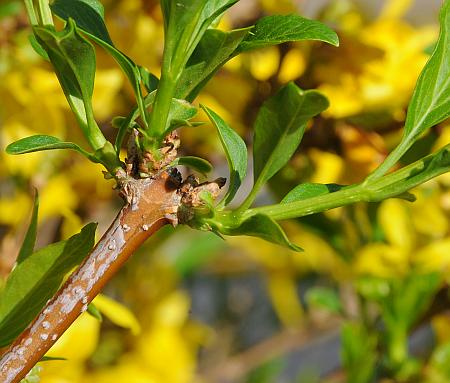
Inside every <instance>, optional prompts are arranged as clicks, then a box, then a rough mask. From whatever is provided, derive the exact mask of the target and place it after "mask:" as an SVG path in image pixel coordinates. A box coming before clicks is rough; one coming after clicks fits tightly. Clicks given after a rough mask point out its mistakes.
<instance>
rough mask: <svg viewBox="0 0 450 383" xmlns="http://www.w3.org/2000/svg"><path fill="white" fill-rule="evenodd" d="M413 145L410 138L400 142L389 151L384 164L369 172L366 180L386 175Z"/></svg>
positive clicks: (369, 180) (366, 181)
mask: <svg viewBox="0 0 450 383" xmlns="http://www.w3.org/2000/svg"><path fill="white" fill-rule="evenodd" d="M411 145H412V142H411V141H410V140H406V141H402V142H400V144H399V145H398V146H397V147H396V148H395V149H394V150H393V151H392V152H391V153H389V155H388V156H387V157H386V159H385V160H384V161H383V162H382V164H381V165H380V166H378V168H376V169H375V170H374V171H373V172H372V173H371V174H369V176H368V177H367V178H366V180H365V181H364V182H365V183H368V182H371V181H374V180H376V179H379V178H380V177H382V176H384V175H385V174H386V173H387V172H388V171H389V170H390V169H391V168H392V167H393V166H394V165H395V164H396V163H397V162H398V161H399V160H400V159H401V158H402V156H403V154H405V152H406V151H407V150H408V149H409V148H410V147H411Z"/></svg>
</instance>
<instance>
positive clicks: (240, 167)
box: [201, 105, 247, 205]
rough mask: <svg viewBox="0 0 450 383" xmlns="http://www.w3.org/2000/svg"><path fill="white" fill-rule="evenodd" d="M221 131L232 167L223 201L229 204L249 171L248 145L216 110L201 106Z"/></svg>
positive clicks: (220, 136)
mask: <svg viewBox="0 0 450 383" xmlns="http://www.w3.org/2000/svg"><path fill="white" fill-rule="evenodd" d="M201 107H202V109H203V110H204V111H205V112H206V114H207V115H208V117H209V119H210V120H211V122H212V123H213V124H214V126H215V127H216V129H217V132H218V133H219V138H220V142H221V143H222V146H223V148H224V150H225V154H226V156H227V160H228V166H229V168H230V182H229V187H228V192H227V194H226V195H225V197H224V199H223V201H224V204H225V205H228V204H229V203H230V202H231V201H232V200H233V198H234V196H235V195H236V192H237V191H238V189H239V187H240V186H241V183H242V181H243V179H244V178H245V175H246V173H247V146H246V145H245V142H244V140H243V139H242V138H241V137H240V136H239V135H238V134H237V133H236V132H235V131H234V130H233V129H231V128H230V127H229V126H228V124H227V123H226V122H225V121H224V120H223V119H222V118H221V117H220V116H219V115H218V114H217V113H215V112H214V111H212V110H211V109H209V108H208V107H206V106H203V105H202V106H201Z"/></svg>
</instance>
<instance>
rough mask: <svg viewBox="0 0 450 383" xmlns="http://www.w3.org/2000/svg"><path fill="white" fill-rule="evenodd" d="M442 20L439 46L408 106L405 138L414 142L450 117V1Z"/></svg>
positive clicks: (442, 11)
mask: <svg viewBox="0 0 450 383" xmlns="http://www.w3.org/2000/svg"><path fill="white" fill-rule="evenodd" d="M440 23H441V31H440V35H439V40H438V42H437V45H436V48H435V49H434V52H433V54H432V56H431V58H430V59H429V61H428V62H427V64H426V65H425V67H424V69H423V70H422V73H421V74H420V76H419V79H418V80H417V84H416V87H415V89H414V93H413V96H412V99H411V102H410V104H409V107H408V114H407V116H406V122H405V131H404V137H403V140H405V141H408V142H411V143H412V142H414V141H415V140H416V139H417V138H419V136H420V135H421V134H422V133H423V132H424V131H425V130H426V129H428V128H430V127H432V126H434V125H436V124H438V123H439V122H441V121H443V120H445V119H446V118H448V117H449V116H450V62H449V59H448V58H449V57H450V42H449V29H450V1H444V4H443V6H442V9H441V13H440Z"/></svg>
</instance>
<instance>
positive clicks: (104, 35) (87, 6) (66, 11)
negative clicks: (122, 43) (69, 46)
mask: <svg viewBox="0 0 450 383" xmlns="http://www.w3.org/2000/svg"><path fill="white" fill-rule="evenodd" d="M51 10H52V12H53V13H54V14H56V15H57V16H58V17H60V18H61V19H63V20H65V21H68V20H69V18H71V19H73V20H75V22H76V23H77V25H78V27H79V28H81V29H83V30H84V31H86V32H88V33H89V34H91V35H93V36H95V37H97V38H99V39H100V40H102V41H104V42H105V43H107V44H109V45H113V42H112V40H111V37H110V36H109V33H108V29H107V28H106V25H105V22H104V18H105V10H104V8H103V4H102V3H101V2H100V1H98V0H55V1H54V2H53V3H52V5H51Z"/></svg>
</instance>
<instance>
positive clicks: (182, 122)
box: [164, 98, 197, 136]
mask: <svg viewBox="0 0 450 383" xmlns="http://www.w3.org/2000/svg"><path fill="white" fill-rule="evenodd" d="M196 114H197V108H196V107H195V106H193V105H192V104H190V103H189V102H187V101H185V100H180V99H177V98H172V101H171V104H170V110H169V116H168V118H167V127H166V130H165V132H164V136H166V135H167V134H169V133H170V132H171V131H173V130H175V129H177V128H179V127H181V126H186V125H187V126H189V124H190V123H189V120H190V119H191V118H193V117H195V115H196Z"/></svg>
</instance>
